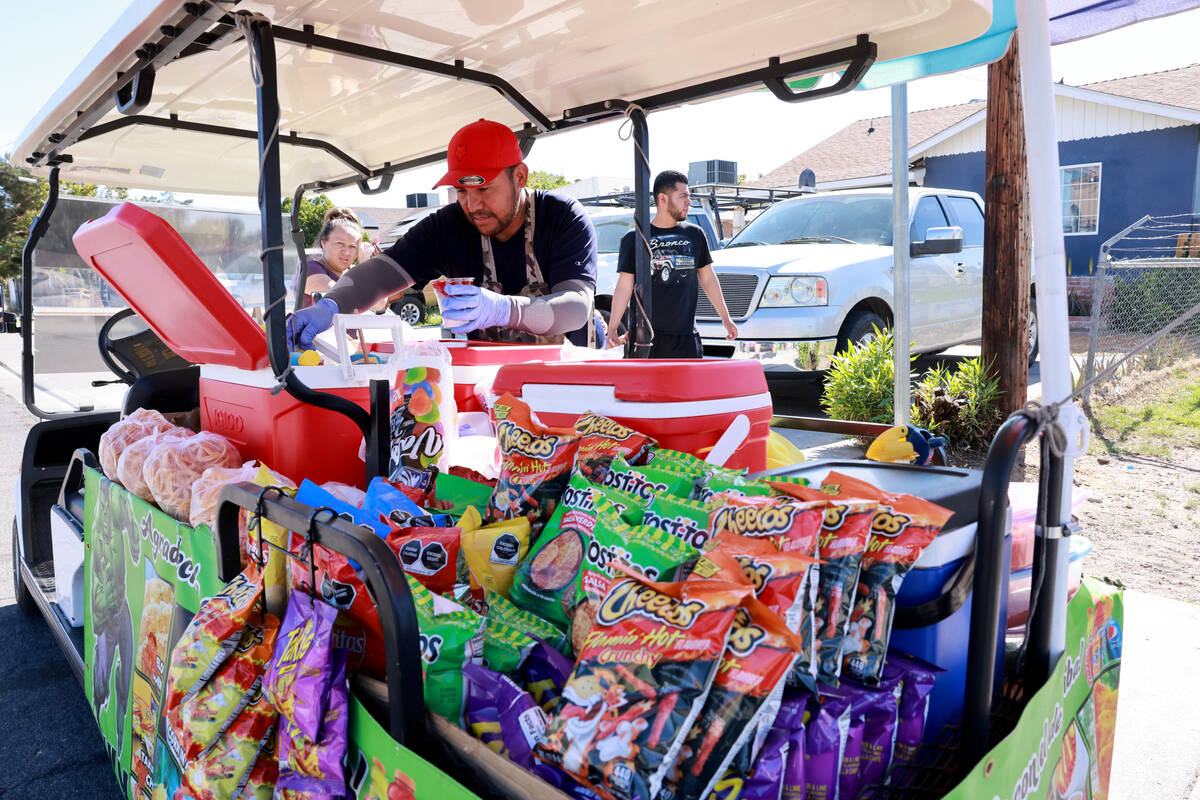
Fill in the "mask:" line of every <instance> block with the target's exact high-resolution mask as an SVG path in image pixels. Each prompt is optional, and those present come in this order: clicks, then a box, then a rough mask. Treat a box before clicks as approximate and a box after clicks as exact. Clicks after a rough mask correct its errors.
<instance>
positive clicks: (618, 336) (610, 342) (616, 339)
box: [604, 327, 629, 350]
mask: <svg viewBox="0 0 1200 800" xmlns="http://www.w3.org/2000/svg"><path fill="white" fill-rule="evenodd" d="M628 338H629V334H627V333H617V329H616V328H612V327H610V328H609V329H608V336H606V337H605V339H604V346H605V347H606V348H608V349H609V350H611V349H612V348H614V347H619V346H620V345H623V344H625V340H626V339H628Z"/></svg>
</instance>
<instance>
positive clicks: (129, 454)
mask: <svg viewBox="0 0 1200 800" xmlns="http://www.w3.org/2000/svg"><path fill="white" fill-rule="evenodd" d="M189 436H195V434H194V433H193V432H192V431H190V430H188V429H187V428H175V427H172V428H165V429H163V430H161V431H157V432H155V433H151V434H148V435H146V436H143V437H142V438H140V439H138V440H137V441H136V442H133V443H131V444H130V445H129V446H128V447H126V448H125V449H124V450H122V451H121V457H120V458H119V459H117V478H118V479H119V480H120V483H121V485H122V486H124V487H125V488H126V489H128V490H129V491H131V492H133V493H134V494H136V495H137V496H138V497H140V498H142V499H143V500H145V501H146V502H147V503H153V502H154V495H153V494H152V493H151V492H150V487H149V486H147V485H146V479H145V478H144V477H143V475H142V467H143V466H144V465H145V463H146V459H147V458H148V457H149V455H150V453H151V452H152V451H153V450H154V448H155V447H158V445H159V444H160V443H162V442H165V441H166V440H167V439H186V438H188V437H189Z"/></svg>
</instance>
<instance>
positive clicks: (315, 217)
mask: <svg viewBox="0 0 1200 800" xmlns="http://www.w3.org/2000/svg"><path fill="white" fill-rule="evenodd" d="M331 208H333V201H332V200H330V199H329V198H328V197H327V196H326V195H323V194H318V195H315V196H313V197H312V198H308V197H302V198H300V230H302V231H304V246H305V247H312V246H313V242H315V241H317V236H318V235H319V234H320V233H321V222H322V221H323V220H324V219H325V212H326V211H328V210H329V209H331ZM283 213H285V214H290V213H292V198H290V197H285V198H283Z"/></svg>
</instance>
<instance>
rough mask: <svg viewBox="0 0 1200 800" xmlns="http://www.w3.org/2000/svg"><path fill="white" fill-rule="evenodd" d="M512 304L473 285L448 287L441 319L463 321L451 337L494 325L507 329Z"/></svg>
mask: <svg viewBox="0 0 1200 800" xmlns="http://www.w3.org/2000/svg"><path fill="white" fill-rule="evenodd" d="M511 315H512V301H510V300H509V299H508V297H507V296H506V295H502V294H498V293H496V292H493V291H490V290H488V289H484V288H482V287H480V286H476V285H474V284H471V283H449V284H446V299H445V300H443V301H442V316H444V317H449V318H451V319H456V320H462V324H461V325H459V326H458V327H457V328H451V329H450V332H451V333H470V332H471V331H477V330H481V329H483V328H491V327H493V326H495V325H500V326H502V327H508V321H509V319H510V318H511Z"/></svg>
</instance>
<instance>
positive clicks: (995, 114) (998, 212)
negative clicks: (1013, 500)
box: [982, 36, 1032, 414]
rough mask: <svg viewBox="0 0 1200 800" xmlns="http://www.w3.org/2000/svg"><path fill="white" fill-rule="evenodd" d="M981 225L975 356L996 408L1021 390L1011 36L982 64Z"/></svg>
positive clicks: (1023, 288) (1017, 100)
mask: <svg viewBox="0 0 1200 800" xmlns="http://www.w3.org/2000/svg"><path fill="white" fill-rule="evenodd" d="M985 152H986V157H985V173H986V183H985V187H986V188H985V193H984V198H983V200H984V227H983V347H982V350H983V359H984V363H990V364H991V365H992V370H993V372H994V373H995V374H997V375H999V376H1000V389H1001V390H1003V392H1004V396H1003V397H1002V398H1001V399H1000V401H999V402H1000V405H1001V410H1002V411H1004V413H1005V414H1008V413H1011V412H1013V411H1015V410H1017V409H1018V408H1021V407H1022V406H1023V405H1025V396H1026V394H1027V392H1028V389H1029V363H1028V342H1029V333H1028V326H1029V263H1030V259H1031V256H1032V253H1031V252H1030V240H1029V202H1028V198H1029V192H1028V187H1027V185H1026V180H1025V176H1026V172H1025V125H1024V122H1023V117H1022V114H1021V70H1020V62H1019V61H1018V60H1017V38H1016V37H1015V36H1014V37H1013V39H1012V43H1011V44H1010V45H1009V47H1008V52H1007V53H1005V55H1004V57H1003V58H1001V59H1000V60H999V61H996V62H995V63H993V64H991V65H990V66H988V93H987V145H986V151H985Z"/></svg>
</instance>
